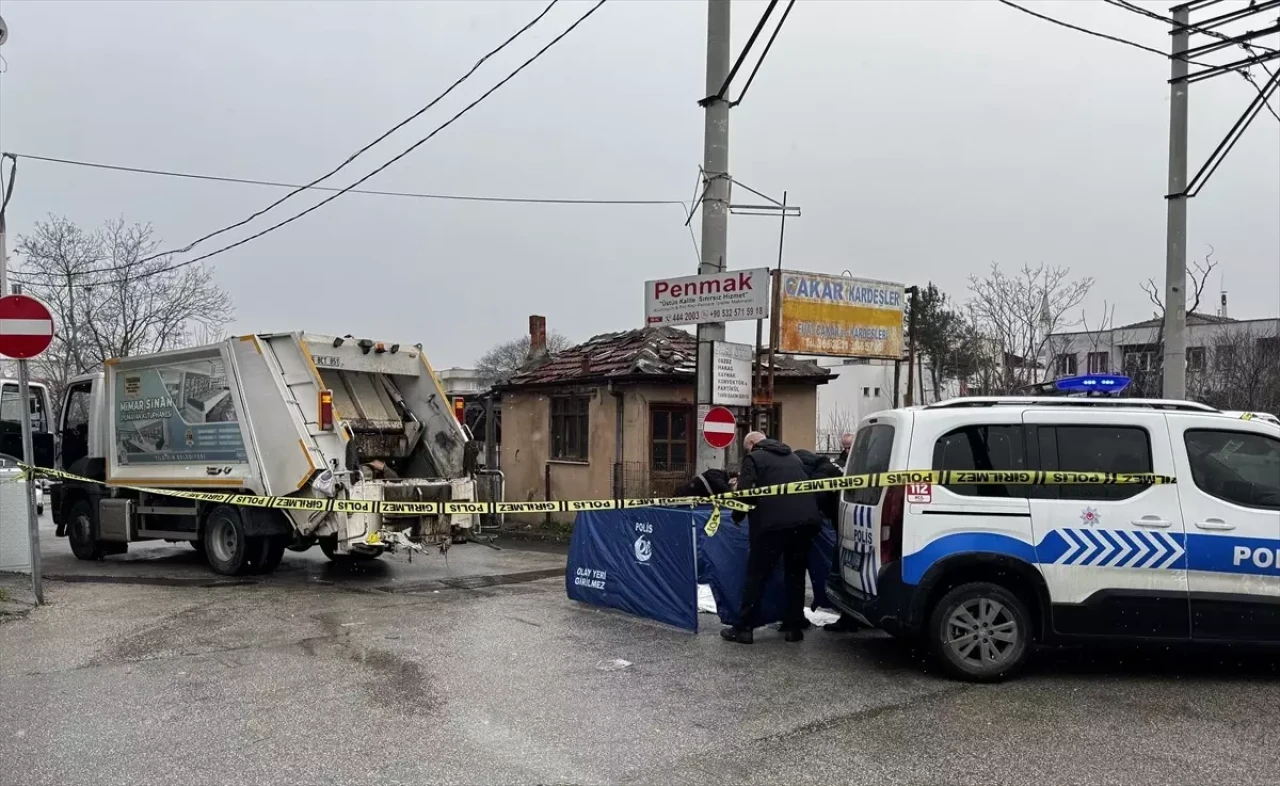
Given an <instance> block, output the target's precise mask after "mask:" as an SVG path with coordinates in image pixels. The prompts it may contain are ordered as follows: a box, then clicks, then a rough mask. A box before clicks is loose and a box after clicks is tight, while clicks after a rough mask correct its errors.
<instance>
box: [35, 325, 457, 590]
mask: <svg viewBox="0 0 1280 786" xmlns="http://www.w3.org/2000/svg"><path fill="white" fill-rule="evenodd" d="M57 430H58V434H59V437H60V440H59V441H60V450H59V454H58V457H57V466H58V469H60V470H62V471H63V472H64V473H65V474H64V475H63V477H62V482H61V483H59V484H57V485H56V486H55V487H54V490H53V491H54V494H53V499H51V500H50V504H51V507H52V514H53V518H54V523H55V524H57V526H58V530H57V531H58V534H59V535H60V536H65V537H67V538H69V540H70V542H71V549H72V551H73V552H74V554H75V556H76V557H78V558H79V559H82V560H97V559H102V558H103V557H104V556H108V555H112V554H120V553H123V552H125V551H127V549H128V544H129V543H133V542H137V541H143V540H167V541H171V542H181V541H186V542H189V543H190V544H191V545H192V546H193V547H195V549H196V550H197V551H200V552H202V553H203V554H204V556H205V558H206V560H207V561H208V564H209V566H210V567H211V568H212V569H213V570H214V571H215V572H217V573H220V574H223V575H238V574H244V573H269V572H271V571H272V570H274V569H275V568H276V567H277V566H278V565H279V563H280V561H281V558H282V557H283V555H284V552H285V550H286V549H294V550H298V551H302V550H306V549H308V548H311V547H313V546H316V545H318V546H319V547H320V548H321V549H322V550H323V551H324V552H325V554H326V555H327V556H328V557H329V558H330V559H333V560H358V559H368V558H374V557H377V556H379V555H381V554H383V553H384V552H389V551H395V550H397V549H412V550H419V551H420V550H423V549H426V548H429V547H433V546H438V547H440V548H442V549H447V548H448V547H449V544H451V543H454V542H460V541H462V540H465V539H466V538H467V535H468V533H469V531H470V530H472V528H473V527H474V526H475V525H476V524H477V519H476V516H475V515H474V514H470V513H468V514H460V513H443V512H442V513H438V514H433V515H403V514H394V513H380V512H352V513H346V512H337V511H333V510H328V511H326V510H325V509H324V508H326V507H330V508H331V507H333V506H325V505H312V507H313V508H315V509H313V510H297V509H278V508H272V507H266V506H262V505H254V506H250V505H235V504H226V499H227V497H226V496H225V495H229V494H244V495H253V496H262V497H273V498H291V499H351V500H379V501H388V502H469V501H475V499H476V496H475V493H476V483H475V473H476V470H477V468H476V457H477V450H476V443H475V442H473V441H472V440H471V439H470V438H469V435H468V433H467V432H466V430H465V428H464V426H463V425H462V424H460V423H459V422H458V420H457V418H456V417H455V415H454V413H453V412H452V410H451V407H450V403H449V400H448V397H447V396H446V394H445V392H444V390H443V388H442V387H441V385H440V381H439V379H438V378H437V376H436V374H435V372H434V371H433V370H432V368H431V365H430V363H429V362H428V361H427V358H426V355H424V354H423V351H422V345H421V344H414V345H408V344H396V343H391V342H384V341H375V340H372V339H367V338H356V337H353V336H350V335H346V336H328V335H318V334H313V333H302V332H296V333H272V334H258V335H245V336H238V337H232V338H228V339H225V340H223V341H221V342H219V343H216V344H211V345H208V346H201V347H195V348H189V349H179V350H173V351H167V352H161V353H156V354H150V355H139V356H135V357H125V358H118V359H112V360H109V361H107V363H106V364H104V368H103V371H101V372H98V373H94V374H87V375H83V376H80V377H77V378H75V379H72V380H71V381H70V383H69V384H68V386H67V389H66V393H65V395H64V397H63V400H62V403H61V409H60V410H59V419H58V422H57ZM174 492H179V493H183V492H186V493H187V495H186V497H180V496H175V494H174ZM190 492H198V493H196V494H191V493H190ZM201 497H203V498H201ZM295 507H296V506H295ZM366 507H369V508H370V509H372V506H366ZM379 507H381V506H379ZM388 507H393V506H388ZM419 509H421V506H419Z"/></svg>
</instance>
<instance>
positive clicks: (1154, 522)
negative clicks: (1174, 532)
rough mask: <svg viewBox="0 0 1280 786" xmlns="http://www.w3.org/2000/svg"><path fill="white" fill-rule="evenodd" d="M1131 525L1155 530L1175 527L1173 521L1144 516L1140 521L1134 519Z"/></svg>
mask: <svg viewBox="0 0 1280 786" xmlns="http://www.w3.org/2000/svg"><path fill="white" fill-rule="evenodd" d="M1130 523H1131V524H1133V526H1135V527H1151V528H1154V529H1164V528H1166V527H1172V526H1173V522H1172V521H1166V520H1165V519H1162V518H1160V517H1159V516H1143V517H1142V518H1140V519H1134V520H1133V521H1132V522H1130Z"/></svg>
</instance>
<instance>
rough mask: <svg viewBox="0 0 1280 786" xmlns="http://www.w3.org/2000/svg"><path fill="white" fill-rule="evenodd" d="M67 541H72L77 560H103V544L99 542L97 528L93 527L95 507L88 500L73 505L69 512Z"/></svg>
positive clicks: (72, 551)
mask: <svg viewBox="0 0 1280 786" xmlns="http://www.w3.org/2000/svg"><path fill="white" fill-rule="evenodd" d="M67 539H68V540H70V541H71V553H72V554H75V555H76V559H83V560H90V561H94V560H100V559H102V553H103V552H102V544H101V543H100V542H98V533H97V527H95V526H94V525H93V505H91V504H90V503H89V500H87V499H78V500H76V501H75V502H73V503H71V507H70V509H69V510H68V511H67Z"/></svg>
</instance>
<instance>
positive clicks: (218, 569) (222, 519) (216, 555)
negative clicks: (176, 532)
mask: <svg viewBox="0 0 1280 786" xmlns="http://www.w3.org/2000/svg"><path fill="white" fill-rule="evenodd" d="M204 556H205V559H206V560H208V562H209V567H211V568H213V572H214V573H220V574H222V575H223V576H236V575H239V574H241V573H244V572H245V571H246V570H248V569H249V567H250V562H249V556H250V555H249V539H248V538H247V537H246V536H245V534H244V521H243V520H242V519H241V518H240V511H238V510H236V509H235V508H233V507H231V506H229V505H219V506H217V507H216V508H214V509H213V510H211V511H209V515H208V516H206V517H205V520H204Z"/></svg>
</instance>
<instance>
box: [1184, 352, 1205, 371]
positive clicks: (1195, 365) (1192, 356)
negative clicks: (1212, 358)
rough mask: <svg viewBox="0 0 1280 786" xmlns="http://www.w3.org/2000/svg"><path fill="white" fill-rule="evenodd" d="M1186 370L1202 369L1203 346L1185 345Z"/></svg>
mask: <svg viewBox="0 0 1280 786" xmlns="http://www.w3.org/2000/svg"><path fill="white" fill-rule="evenodd" d="M1187 371H1204V347H1187Z"/></svg>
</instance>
